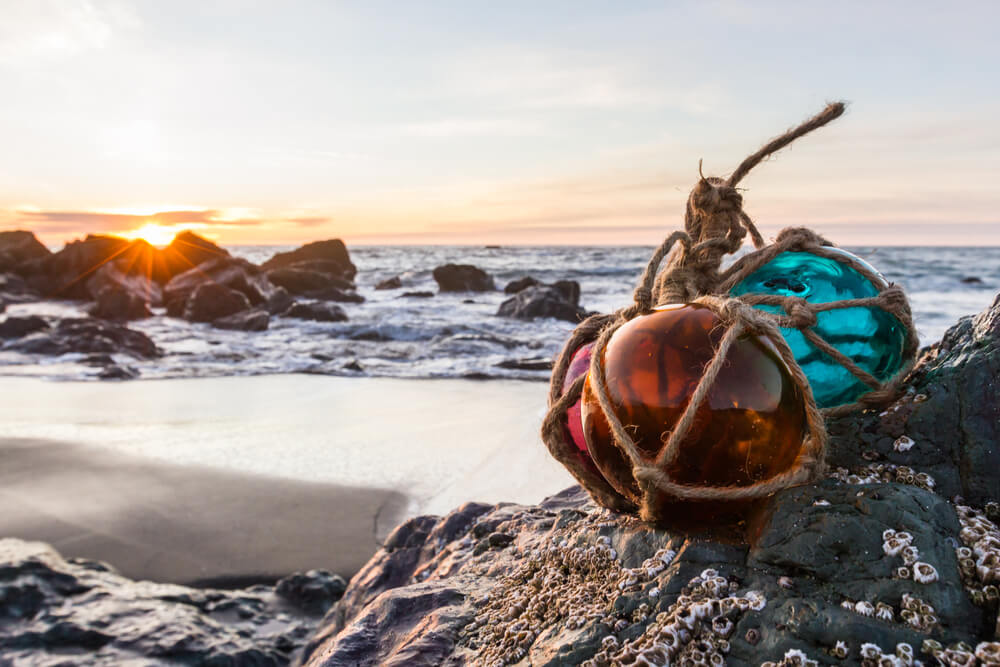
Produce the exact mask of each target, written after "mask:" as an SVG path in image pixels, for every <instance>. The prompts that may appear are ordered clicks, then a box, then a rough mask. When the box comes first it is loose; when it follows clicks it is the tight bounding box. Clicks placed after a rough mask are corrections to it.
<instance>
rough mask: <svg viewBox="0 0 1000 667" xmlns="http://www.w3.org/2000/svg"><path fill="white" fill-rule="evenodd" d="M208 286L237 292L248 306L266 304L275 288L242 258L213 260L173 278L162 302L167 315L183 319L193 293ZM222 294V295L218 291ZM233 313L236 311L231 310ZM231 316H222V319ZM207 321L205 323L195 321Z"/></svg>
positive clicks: (164, 291) (164, 292)
mask: <svg viewBox="0 0 1000 667" xmlns="http://www.w3.org/2000/svg"><path fill="white" fill-rule="evenodd" d="M207 284H214V285H219V286H222V287H226V288H228V289H230V290H233V291H236V292H239V293H240V294H242V295H243V296H244V297H246V299H247V301H248V302H249V304H250V305H253V306H258V305H261V304H266V303H267V302H268V300H269V299H270V298H271V297H272V296H273V295H274V292H275V289H276V288H275V287H274V285H272V284H271V283H270V281H268V279H267V277H266V276H264V274H263V273H262V272H261V270H260V269H259V268H257V267H256V266H254V265H253V264H251V263H250V262H248V261H246V260H244V259H238V258H235V257H216V258H215V259H212V260H209V261H207V262H205V263H203V264H201V265H199V266H198V267H196V268H194V269H191V270H190V271H185V272H184V273H182V274H180V275H178V276H175V277H174V278H173V279H172V280H171V281H170V282H169V283H167V285H166V287H164V289H163V301H164V303H165V304H166V306H167V314H168V315H170V316H172V317H186V315H185V313H186V312H187V310H188V301H189V299H190V297H191V296H192V295H193V294H194V292H195V290H196V289H197V288H198V287H200V286H202V285H207ZM217 293H218V294H219V295H225V294H226V293H225V292H221V291H219V292H217ZM232 312H235V311H232ZM227 314H230V313H223V314H220V315H217V317H223V316H224V315H227ZM198 321H208V320H198Z"/></svg>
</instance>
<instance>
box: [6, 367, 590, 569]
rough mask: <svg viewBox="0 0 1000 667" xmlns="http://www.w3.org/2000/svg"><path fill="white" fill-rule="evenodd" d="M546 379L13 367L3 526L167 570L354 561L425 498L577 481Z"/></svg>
mask: <svg viewBox="0 0 1000 667" xmlns="http://www.w3.org/2000/svg"><path fill="white" fill-rule="evenodd" d="M545 392H546V386H545V385H544V384H542V383H534V382H518V381H489V382H480V381H473V380H397V379H380V378H336V377H322V376H306V375H276V376H258V377H230V378H206V379H192V380H151V381H133V382H117V383H116V382H103V383H98V382H46V381H42V380H37V379H31V378H0V397H2V400H0V536H3V537H19V538H23V539H33V540H43V541H47V542H51V543H52V544H53V545H54V546H55V547H56V548H57V549H59V550H60V551H61V552H62V553H63V554H64V555H66V556H80V557H87V558H97V559H100V560H105V561H107V562H109V563H111V564H112V565H113V566H115V567H116V568H118V569H119V570H120V571H122V572H123V573H125V574H127V575H128V576H130V577H136V578H147V579H153V580H159V581H175V582H185V583H189V582H198V581H200V582H204V581H206V580H229V581H233V582H237V581H247V580H254V579H267V578H271V577H274V576H281V575H284V574H288V573H290V572H292V571H295V570H303V569H309V568H325V569H329V570H333V571H335V572H338V573H340V574H342V575H344V576H350V575H352V574H353V573H354V572H355V571H356V570H357V569H358V568H359V567H360V566H361V565H362V564H363V563H364V562H365V561H366V560H367V559H368V558H369V557H370V556H371V554H372V553H374V551H375V549H376V547H377V543H376V539H380V538H382V537H384V535H386V534H387V533H388V532H389V531H390V530H391V529H392V528H393V527H394V526H395V525H396V524H397V523H398V522H399V521H401V520H402V519H404V518H406V517H408V516H413V515H415V514H424V513H434V514H443V513H446V512H448V511H449V510H451V509H453V508H454V507H456V506H457V505H459V504H461V503H463V502H466V501H473V500H475V501H481V502H500V501H513V502H524V503H534V502H537V501H539V500H541V499H542V498H543V497H545V496H546V495H550V494H552V493H556V492H558V491H560V490H562V489H564V488H565V487H567V486H569V485H571V484H572V483H573V479H572V478H571V477H570V476H569V474H568V473H567V472H566V471H565V470H564V469H563V468H562V467H561V466H560V465H559V464H558V463H556V462H555V461H554V460H553V459H552V458H551V457H550V456H549V455H548V453H547V451H546V450H545V447H544V445H543V444H542V443H541V441H540V438H539V435H538V429H539V425H540V423H541V418H542V414H543V412H544V403H545Z"/></svg>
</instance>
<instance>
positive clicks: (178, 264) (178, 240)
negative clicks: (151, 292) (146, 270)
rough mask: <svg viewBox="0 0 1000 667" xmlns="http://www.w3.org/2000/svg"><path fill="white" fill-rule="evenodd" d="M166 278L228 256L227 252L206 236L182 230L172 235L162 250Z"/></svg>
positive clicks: (169, 278)
mask: <svg viewBox="0 0 1000 667" xmlns="http://www.w3.org/2000/svg"><path fill="white" fill-rule="evenodd" d="M162 256H163V263H164V266H165V271H164V273H165V275H166V278H165V280H163V282H164V283H166V282H169V281H170V280H171V279H172V278H173V277H174V276H177V275H180V274H182V273H184V272H185V271H189V270H191V269H193V268H194V267H196V266H199V265H201V264H204V263H205V262H207V261H209V260H212V259H216V258H218V257H229V252H228V251H227V250H224V249H222V248H220V247H219V246H217V245H215V244H214V243H212V242H211V241H209V240H208V239H206V238H202V237H201V236H198V235H197V234H195V233H194V232H192V231H183V232H180V233H179V234H177V235H176V236H174V240H173V241H171V242H170V245H168V246H167V247H166V248H164V249H163V250H162Z"/></svg>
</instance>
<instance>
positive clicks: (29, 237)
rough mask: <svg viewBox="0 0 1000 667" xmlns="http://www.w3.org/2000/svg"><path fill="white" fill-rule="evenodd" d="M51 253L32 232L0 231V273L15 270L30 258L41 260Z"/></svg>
mask: <svg viewBox="0 0 1000 667" xmlns="http://www.w3.org/2000/svg"><path fill="white" fill-rule="evenodd" d="M51 254H52V253H51V252H50V251H49V249H48V248H46V247H45V245H43V244H42V242H41V241H39V240H38V238H37V237H35V235H34V234H33V233H32V232H28V231H23V230H17V231H10V232H0V273H4V272H6V271H16V270H17V267H18V266H20V265H21V264H23V263H25V262H27V261H30V260H41V259H44V258H46V257H48V256H49V255H51Z"/></svg>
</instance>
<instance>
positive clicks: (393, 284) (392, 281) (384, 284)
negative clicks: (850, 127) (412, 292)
mask: <svg viewBox="0 0 1000 667" xmlns="http://www.w3.org/2000/svg"><path fill="white" fill-rule="evenodd" d="M402 287H403V281H402V280H400V278H399V276H393V277H392V278H386V279H385V280H382V281H380V282H378V283H377V284H376V285H375V289H378V290H382V289H401V288H402Z"/></svg>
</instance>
